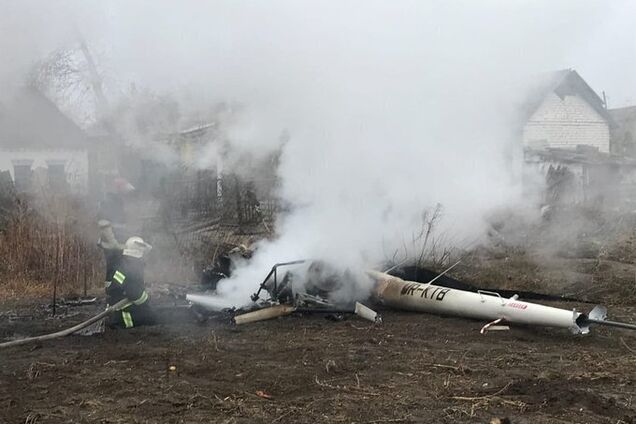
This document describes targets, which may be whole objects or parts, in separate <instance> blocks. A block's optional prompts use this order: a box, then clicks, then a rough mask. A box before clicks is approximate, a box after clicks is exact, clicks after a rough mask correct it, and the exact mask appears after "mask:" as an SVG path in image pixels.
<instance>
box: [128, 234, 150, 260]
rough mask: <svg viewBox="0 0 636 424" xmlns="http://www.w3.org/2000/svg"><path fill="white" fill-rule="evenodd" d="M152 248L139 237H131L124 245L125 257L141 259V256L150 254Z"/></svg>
mask: <svg viewBox="0 0 636 424" xmlns="http://www.w3.org/2000/svg"><path fill="white" fill-rule="evenodd" d="M150 249H152V246H151V245H149V244H148V243H146V242H145V241H144V240H143V239H142V238H141V237H131V238H129V239H128V240H126V244H125V245H124V252H123V254H124V255H125V256H132V257H133V258H138V259H140V258H143V256H144V255H145V254H146V253H148V252H150Z"/></svg>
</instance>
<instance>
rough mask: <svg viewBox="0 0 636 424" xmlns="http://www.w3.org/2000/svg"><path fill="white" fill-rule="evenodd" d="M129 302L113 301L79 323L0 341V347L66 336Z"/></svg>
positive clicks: (125, 300) (122, 307)
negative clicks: (56, 329)
mask: <svg viewBox="0 0 636 424" xmlns="http://www.w3.org/2000/svg"><path fill="white" fill-rule="evenodd" d="M130 303H131V302H130V300H128V299H122V300H120V301H119V302H117V303H115V304H114V305H111V306H109V307H107V308H106V309H105V310H104V311H102V312H100V313H99V314H97V315H95V316H94V317H92V318H89V319H87V320H86V321H84V322H81V323H79V324H77V325H74V326H73V327H70V328H67V329H65V330H61V331H57V332H55V333H50V334H44V335H42V336H35V337H27V338H26V339H19V340H12V341H10V342H5V343H0V349H2V348H5V347H11V346H19V345H23V344H28V343H32V342H38V341H43V340H51V339H56V338H58V337H65V336H68V335H70V334H73V333H75V332H77V331H79V330H81V329H82V328H85V327H88V326H89V325H91V324H93V323H95V322H97V321H99V320H100V319H102V318H104V317H105V316H107V315H108V314H110V313H112V312H115V311H119V310H121V309H124V308H125V307H127V306H128V305H129V304H130Z"/></svg>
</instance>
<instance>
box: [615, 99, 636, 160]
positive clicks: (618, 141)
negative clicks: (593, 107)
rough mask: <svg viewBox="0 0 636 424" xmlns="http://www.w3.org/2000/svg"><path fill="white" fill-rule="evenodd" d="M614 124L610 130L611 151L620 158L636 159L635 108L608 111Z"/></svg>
mask: <svg viewBox="0 0 636 424" xmlns="http://www.w3.org/2000/svg"><path fill="white" fill-rule="evenodd" d="M609 113H610V116H611V117H612V119H613V120H614V122H615V123H616V125H615V126H614V128H612V145H613V146H614V149H613V151H614V152H615V153H616V154H618V155H622V156H626V157H629V158H636V106H629V107H622V108H618V109H610V110H609Z"/></svg>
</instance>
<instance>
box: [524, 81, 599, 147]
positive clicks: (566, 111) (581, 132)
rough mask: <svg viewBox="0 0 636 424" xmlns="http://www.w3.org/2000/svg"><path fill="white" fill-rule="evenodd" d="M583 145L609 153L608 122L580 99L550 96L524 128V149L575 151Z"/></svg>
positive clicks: (577, 97) (551, 94) (575, 96)
mask: <svg viewBox="0 0 636 424" xmlns="http://www.w3.org/2000/svg"><path fill="white" fill-rule="evenodd" d="M579 144H581V145H587V146H595V147H598V149H599V151H601V152H605V153H609V150H610V132H609V126H608V124H607V122H606V121H605V119H603V117H602V116H601V115H599V114H598V112H596V110H594V108H593V107H592V106H590V105H589V104H588V103H587V102H586V101H585V100H583V99H582V98H581V97H579V96H578V95H574V96H565V97H564V98H563V99H561V98H560V97H558V96H557V95H556V94H554V93H550V94H549V95H548V96H547V97H546V98H545V100H544V101H543V103H542V104H541V106H540V107H539V109H537V111H536V112H535V113H534V114H533V115H532V116H531V117H530V119H529V120H528V122H527V123H526V125H525V126H524V128H523V146H524V147H531V148H534V149H541V148H547V147H556V148H575V147H576V146H577V145H579Z"/></svg>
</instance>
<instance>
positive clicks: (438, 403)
mask: <svg viewBox="0 0 636 424" xmlns="http://www.w3.org/2000/svg"><path fill="white" fill-rule="evenodd" d="M563 306H565V307H568V308H570V307H574V306H579V305H566V304H564V305H563ZM98 309H99V306H83V307H77V308H75V309H71V310H69V314H76V315H74V316H70V317H66V318H64V319H57V318H47V317H46V316H47V311H45V310H44V309H36V312H35V314H34V308H33V305H22V306H20V307H18V306H16V305H5V306H4V307H3V311H4V312H3V315H0V339H6V338H9V337H13V336H15V335H26V334H29V335H33V334H41V333H45V332H47V331H50V330H53V329H56V328H62V327H65V326H67V325H68V324H69V323H71V322H72V323H75V322H78V321H80V320H81V319H82V318H83V317H86V316H89V315H91V314H92V313H94V312H95V311H96V310H98ZM165 311H166V312H165V313H164V315H165V318H166V320H168V321H169V322H168V323H164V324H161V325H158V326H154V327H147V328H136V329H133V330H129V331H108V332H106V333H105V334H103V335H99V336H90V337H82V336H71V337H67V338H65V339H57V340H52V341H48V342H43V343H41V344H39V345H28V346H22V347H14V348H10V349H5V350H2V351H0V422H2V423H21V424H22V423H70V422H78V423H79V422H86V423H88V422H90V423H203V422H205V423H254V422H262V423H315V422H346V423H398V422H399V423H417V422H427V423H428V422H431V423H438V422H442V423H457V422H466V423H468V422H471V423H473V422H477V423H479V422H481V423H488V422H490V420H491V419H493V418H495V417H499V418H504V417H508V418H510V420H511V421H512V422H513V423H558V422H563V423H634V422H636V402H634V399H633V398H634V397H636V334H633V333H630V332H628V331H625V330H614V329H606V328H594V329H593V332H592V334H590V335H588V336H574V335H570V334H569V333H567V332H565V331H560V330H546V329H534V328H518V327H517V328H513V329H511V330H510V331H501V332H491V333H488V334H486V335H480V334H479V329H480V327H481V325H482V324H483V323H480V322H475V321H468V320H464V319H455V318H442V317H437V316H431V315H418V314H413V313H403V312H394V311H382V315H383V318H384V322H383V323H382V324H381V325H377V326H376V325H373V324H370V323H368V322H367V321H362V320H360V319H357V318H355V317H352V318H349V319H346V320H344V321H338V322H334V321H329V320H327V319H325V318H324V317H320V316H305V317H299V316H291V317H285V318H281V319H277V320H273V321H268V322H260V323H255V324H252V325H246V326H243V327H234V326H232V325H231V324H230V323H229V322H228V321H227V319H225V318H223V317H217V318H213V319H211V320H210V321H208V322H206V323H203V324H199V323H196V322H195V321H194V320H192V319H190V318H189V314H188V313H187V311H185V310H183V309H179V310H174V309H171V310H170V312H169V313H168V312H167V311H168V310H165ZM610 312H611V315H612V318H614V319H625V320H630V319H631V320H632V321H633V318H634V317H635V316H636V310H635V309H634V308H630V307H626V306H621V307H614V308H611V310H610ZM20 316H22V318H20ZM171 367H174V370H171ZM259 391H262V392H264V393H265V394H266V395H268V396H271V398H264V397H261V396H259V395H258V394H257V393H258V392H259Z"/></svg>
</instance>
